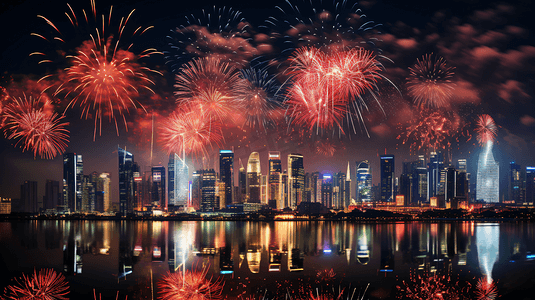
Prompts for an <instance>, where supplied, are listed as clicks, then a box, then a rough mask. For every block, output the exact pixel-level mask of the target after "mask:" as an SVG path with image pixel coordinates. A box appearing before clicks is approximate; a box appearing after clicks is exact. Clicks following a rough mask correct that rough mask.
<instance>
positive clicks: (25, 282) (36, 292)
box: [5, 269, 69, 300]
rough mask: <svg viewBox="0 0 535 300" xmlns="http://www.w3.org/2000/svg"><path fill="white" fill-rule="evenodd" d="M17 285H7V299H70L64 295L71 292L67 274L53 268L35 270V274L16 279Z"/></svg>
mask: <svg viewBox="0 0 535 300" xmlns="http://www.w3.org/2000/svg"><path fill="white" fill-rule="evenodd" d="M15 281H16V283H17V284H16V285H10V286H8V287H6V290H5V299H13V300H15V299H17V300H18V299H43V300H55V299H58V300H60V299H68V298H66V297H64V296H65V295H67V294H68V293H69V291H68V289H69V286H68V285H67V281H65V276H63V275H62V274H61V273H56V271H54V270H52V269H43V270H40V271H39V272H37V271H35V270H34V272H33V275H31V276H26V275H25V274H22V277H21V278H20V281H19V279H15Z"/></svg>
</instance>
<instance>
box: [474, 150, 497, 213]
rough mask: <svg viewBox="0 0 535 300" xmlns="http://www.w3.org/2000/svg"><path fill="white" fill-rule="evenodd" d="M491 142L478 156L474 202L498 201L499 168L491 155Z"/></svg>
mask: <svg viewBox="0 0 535 300" xmlns="http://www.w3.org/2000/svg"><path fill="white" fill-rule="evenodd" d="M492 145H493V143H492V141H488V142H487V143H486V144H485V145H484V146H483V149H482V151H481V153H480V154H479V162H478V165H477V178H476V180H477V182H476V200H483V201H485V202H487V203H498V202H499V201H500V180H499V172H500V169H499V166H498V163H497V162H496V161H495V160H494V155H493V154H492Z"/></svg>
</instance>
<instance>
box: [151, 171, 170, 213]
mask: <svg viewBox="0 0 535 300" xmlns="http://www.w3.org/2000/svg"><path fill="white" fill-rule="evenodd" d="M151 170H152V193H151V194H152V204H153V205H154V206H156V207H157V208H158V209H161V210H167V203H166V201H165V199H166V197H165V196H166V195H165V194H166V193H165V191H166V190H165V167H164V166H154V167H152V169H151Z"/></svg>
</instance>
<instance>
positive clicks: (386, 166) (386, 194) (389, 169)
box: [381, 155, 396, 202]
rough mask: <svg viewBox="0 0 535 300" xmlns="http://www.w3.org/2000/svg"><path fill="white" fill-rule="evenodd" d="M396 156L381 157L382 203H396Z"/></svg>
mask: <svg viewBox="0 0 535 300" xmlns="http://www.w3.org/2000/svg"><path fill="white" fill-rule="evenodd" d="M394 174H395V169H394V155H381V202H394V200H395V197H396V195H395V193H394V188H395V186H394V178H395V175H394Z"/></svg>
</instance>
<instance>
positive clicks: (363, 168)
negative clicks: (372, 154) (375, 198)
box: [356, 160, 372, 202]
mask: <svg viewBox="0 0 535 300" xmlns="http://www.w3.org/2000/svg"><path fill="white" fill-rule="evenodd" d="M356 178H357V191H356V199H357V202H371V201H372V195H371V190H372V172H371V169H370V164H369V162H368V161H367V160H363V161H361V162H359V163H357V177H356Z"/></svg>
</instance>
